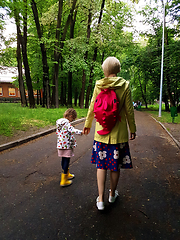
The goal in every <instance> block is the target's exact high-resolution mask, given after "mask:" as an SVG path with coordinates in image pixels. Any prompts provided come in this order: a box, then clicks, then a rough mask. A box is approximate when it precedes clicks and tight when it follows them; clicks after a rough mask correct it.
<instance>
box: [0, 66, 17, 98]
mask: <svg viewBox="0 0 180 240" xmlns="http://www.w3.org/2000/svg"><path fill="white" fill-rule="evenodd" d="M17 76H18V70H17V67H4V66H0V98H1V99H2V98H3V99H11V98H19V99H20V93H19V89H18V88H17V87H15V86H14V84H13V81H15V80H16V78H17Z"/></svg>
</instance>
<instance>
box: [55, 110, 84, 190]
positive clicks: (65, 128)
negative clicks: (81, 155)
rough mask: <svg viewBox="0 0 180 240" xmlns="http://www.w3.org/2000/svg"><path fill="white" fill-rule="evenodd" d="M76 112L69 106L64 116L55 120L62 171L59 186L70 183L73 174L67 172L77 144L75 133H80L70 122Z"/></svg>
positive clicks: (74, 117)
mask: <svg viewBox="0 0 180 240" xmlns="http://www.w3.org/2000/svg"><path fill="white" fill-rule="evenodd" d="M76 117H77V112H76V111H75V110H74V109H73V108H69V109H67V110H66V111H65V113H64V118H60V119H58V120H57V121H56V134H57V148H58V156H59V157H62V162H61V166H62V169H63V172H62V174H61V182H60V186H62V187H65V186H69V185H71V184H72V181H71V180H70V179H73V178H74V177H75V176H74V174H70V172H69V162H70V157H73V156H74V152H73V149H74V148H75V147H76V146H77V144H76V139H75V137H74V135H73V134H74V133H75V134H79V135H82V131H81V130H78V129H75V128H74V127H73V126H72V125H71V123H70V122H72V121H73V120H75V119H76Z"/></svg>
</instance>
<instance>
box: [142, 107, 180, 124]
mask: <svg viewBox="0 0 180 240" xmlns="http://www.w3.org/2000/svg"><path fill="white" fill-rule="evenodd" d="M141 110H142V111H146V112H148V113H149V114H151V115H152V116H153V117H154V118H156V119H157V120H158V121H159V122H162V123H172V117H171V113H170V112H165V106H164V104H162V111H161V117H159V105H158V104H154V105H148V109H146V108H145V107H144V106H143V107H142V109H141ZM174 123H180V113H179V114H178V116H177V117H175V118H174Z"/></svg>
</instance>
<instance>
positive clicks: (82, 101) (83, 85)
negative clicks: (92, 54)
mask: <svg viewBox="0 0 180 240" xmlns="http://www.w3.org/2000/svg"><path fill="white" fill-rule="evenodd" d="M91 22H92V9H91V7H90V8H89V14H88V25H87V45H88V44H89V39H90V35H91ZM87 58H88V51H86V53H85V56H84V60H85V62H87ZM85 85H86V73H85V70H84V69H83V75H82V87H81V92H80V96H79V107H80V108H84V95H85Z"/></svg>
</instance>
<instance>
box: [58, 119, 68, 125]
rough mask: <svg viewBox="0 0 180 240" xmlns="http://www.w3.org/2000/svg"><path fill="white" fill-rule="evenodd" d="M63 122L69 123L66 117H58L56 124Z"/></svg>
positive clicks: (62, 123)
mask: <svg viewBox="0 0 180 240" xmlns="http://www.w3.org/2000/svg"><path fill="white" fill-rule="evenodd" d="M65 123H69V120H68V119H66V118H60V119H58V120H57V121H56V124H59V125H64V124H65Z"/></svg>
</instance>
